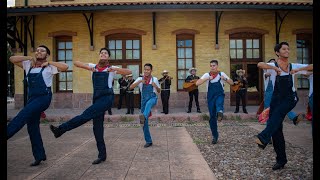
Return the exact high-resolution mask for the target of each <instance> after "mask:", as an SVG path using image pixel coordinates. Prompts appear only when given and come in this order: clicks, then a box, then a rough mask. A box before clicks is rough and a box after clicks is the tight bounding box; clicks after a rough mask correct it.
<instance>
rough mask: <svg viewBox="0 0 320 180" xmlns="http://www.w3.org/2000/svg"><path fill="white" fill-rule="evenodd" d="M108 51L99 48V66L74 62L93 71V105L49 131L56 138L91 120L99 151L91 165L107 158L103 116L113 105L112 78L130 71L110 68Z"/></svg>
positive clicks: (51, 127)
mask: <svg viewBox="0 0 320 180" xmlns="http://www.w3.org/2000/svg"><path fill="white" fill-rule="evenodd" d="M109 57H110V50H109V49H107V48H101V50H100V61H99V64H97V65H96V64H91V63H89V64H87V63H82V62H79V61H76V62H75V63H74V65H75V66H76V67H79V68H83V69H87V70H90V71H93V73H92V83H93V104H92V105H91V106H90V107H88V108H87V109H86V110H85V111H84V112H83V113H82V114H81V115H78V116H76V117H74V118H72V119H70V120H69V121H67V122H65V123H63V124H61V125H60V126H58V127H55V126H53V125H50V129H51V131H52V132H53V134H54V136H55V137H56V138H58V137H60V136H61V135H62V134H64V133H65V132H67V131H70V130H72V129H75V128H77V127H79V126H81V125H82V124H85V123H86V122H88V121H89V120H91V119H93V133H94V137H95V139H96V142H97V148H98V151H99V155H98V159H96V160H95V161H93V163H92V164H99V163H101V162H102V161H105V160H106V158H107V153H106V146H105V143H104V139H103V131H104V128H103V121H104V114H105V111H107V110H108V109H109V108H110V107H111V106H112V104H113V101H114V93H113V88H112V81H113V77H114V75H115V74H116V73H118V74H130V73H131V70H129V69H122V68H118V67H115V66H110V65H109V61H108V58H109Z"/></svg>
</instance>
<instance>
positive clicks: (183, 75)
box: [178, 70, 186, 79]
mask: <svg viewBox="0 0 320 180" xmlns="http://www.w3.org/2000/svg"><path fill="white" fill-rule="evenodd" d="M185 78H186V71H185V70H179V71H178V79H185Z"/></svg>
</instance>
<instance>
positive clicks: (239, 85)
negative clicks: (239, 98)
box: [230, 83, 243, 93]
mask: <svg viewBox="0 0 320 180" xmlns="http://www.w3.org/2000/svg"><path fill="white" fill-rule="evenodd" d="M242 85H243V84H242V83H238V84H234V85H232V86H230V87H231V91H232V92H233V93H235V92H238V91H239V90H240V88H241V87H242Z"/></svg>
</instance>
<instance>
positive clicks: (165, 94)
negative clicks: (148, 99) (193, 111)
mask: <svg viewBox="0 0 320 180" xmlns="http://www.w3.org/2000/svg"><path fill="white" fill-rule="evenodd" d="M168 73H169V72H168V71H167V70H164V71H163V72H162V75H163V77H162V78H160V79H159V83H160V86H161V101H162V110H163V111H162V112H161V113H164V114H168V113H169V98H170V85H171V79H172V77H170V76H169V75H168Z"/></svg>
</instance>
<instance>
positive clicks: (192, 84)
mask: <svg viewBox="0 0 320 180" xmlns="http://www.w3.org/2000/svg"><path fill="white" fill-rule="evenodd" d="M183 89H184V90H185V91H187V92H190V91H193V90H195V89H197V85H196V81H195V82H185V83H183Z"/></svg>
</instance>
